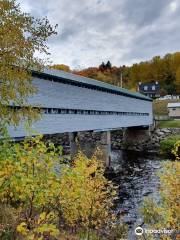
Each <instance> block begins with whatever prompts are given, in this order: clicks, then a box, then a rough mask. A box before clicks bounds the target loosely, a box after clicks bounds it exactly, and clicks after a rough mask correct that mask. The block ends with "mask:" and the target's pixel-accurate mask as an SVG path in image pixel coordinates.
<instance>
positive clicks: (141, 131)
mask: <svg viewBox="0 0 180 240" xmlns="http://www.w3.org/2000/svg"><path fill="white" fill-rule="evenodd" d="M150 137H151V132H150V127H129V128H126V129H125V130H124V133H123V142H125V143H127V144H134V143H140V142H142V141H147V140H149V139H150Z"/></svg>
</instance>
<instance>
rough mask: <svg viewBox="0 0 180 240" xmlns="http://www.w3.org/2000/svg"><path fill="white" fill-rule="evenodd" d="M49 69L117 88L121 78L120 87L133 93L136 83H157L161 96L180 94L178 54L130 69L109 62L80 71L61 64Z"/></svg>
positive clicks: (179, 62) (179, 54) (179, 61)
mask: <svg viewBox="0 0 180 240" xmlns="http://www.w3.org/2000/svg"><path fill="white" fill-rule="evenodd" d="M51 67H52V68H55V69H60V70H65V71H68V72H69V71H70V72H73V73H75V74H78V75H81V76H85V77H89V78H94V79H97V80H100V81H103V82H107V83H110V84H114V85H117V86H121V78H122V82H123V84H122V86H123V87H124V88H128V89H130V90H134V91H136V90H137V86H138V82H156V81H158V82H159V83H160V87H161V91H160V93H161V95H166V94H180V52H176V53H172V54H169V53H168V54H166V55H165V56H164V57H160V56H155V57H153V58H152V59H151V60H150V61H144V62H140V63H135V64H133V65H132V66H130V67H129V66H125V65H123V66H119V67H118V66H113V65H112V64H111V62H110V61H108V62H107V63H106V64H105V63H104V62H103V63H102V64H101V65H99V66H97V67H89V68H86V69H83V70H80V71H77V70H76V71H75V70H74V71H72V70H70V68H69V67H68V66H66V65H63V64H60V65H54V66H51Z"/></svg>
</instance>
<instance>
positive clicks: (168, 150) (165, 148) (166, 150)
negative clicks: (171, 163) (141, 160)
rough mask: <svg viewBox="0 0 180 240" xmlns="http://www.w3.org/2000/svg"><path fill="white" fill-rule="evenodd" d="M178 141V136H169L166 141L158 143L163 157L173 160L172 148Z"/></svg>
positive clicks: (179, 137) (179, 136)
mask: <svg viewBox="0 0 180 240" xmlns="http://www.w3.org/2000/svg"><path fill="white" fill-rule="evenodd" d="M178 140H180V135H174V136H170V137H168V138H167V139H164V140H162V141H161V142H160V147H161V153H162V154H163V155H164V156H165V157H169V158H173V157H174V155H173V154H172V149H173V148H174V144H175V143H176V142H177V141H178Z"/></svg>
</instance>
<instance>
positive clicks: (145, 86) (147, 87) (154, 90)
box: [138, 82, 160, 98]
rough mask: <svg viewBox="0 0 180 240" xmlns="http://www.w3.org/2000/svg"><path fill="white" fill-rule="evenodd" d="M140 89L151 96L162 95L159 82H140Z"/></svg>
mask: <svg viewBox="0 0 180 240" xmlns="http://www.w3.org/2000/svg"><path fill="white" fill-rule="evenodd" d="M138 91H139V92H140V93H142V94H144V95H146V96H148V97H150V98H158V97H160V94H159V91H160V85H159V83H158V82H154V83H142V82H139V84H138Z"/></svg>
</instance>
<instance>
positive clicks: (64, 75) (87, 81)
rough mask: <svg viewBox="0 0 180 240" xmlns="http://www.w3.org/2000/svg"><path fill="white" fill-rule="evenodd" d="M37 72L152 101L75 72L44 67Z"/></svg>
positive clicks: (138, 94) (136, 93)
mask: <svg viewBox="0 0 180 240" xmlns="http://www.w3.org/2000/svg"><path fill="white" fill-rule="evenodd" d="M32 72H33V73H35V74H38V75H41V76H42V77H43V76H47V77H50V78H51V79H52V78H54V79H56V80H59V81H61V80H62V79H63V80H66V81H67V82H68V81H69V82H75V83H80V84H83V85H86V86H94V87H99V88H103V89H108V90H112V91H116V92H119V93H121V94H123V95H126V96H129V97H134V98H138V99H143V100H147V101H152V99H151V98H149V97H147V96H144V95H142V94H140V93H138V92H132V91H129V90H127V89H125V88H120V87H117V86H114V85H111V84H108V83H105V82H101V81H98V80H95V79H92V78H87V77H83V76H79V75H77V74H73V73H68V72H64V71H61V70H54V69H47V68H46V69H44V70H43V71H41V72H36V71H32Z"/></svg>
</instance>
